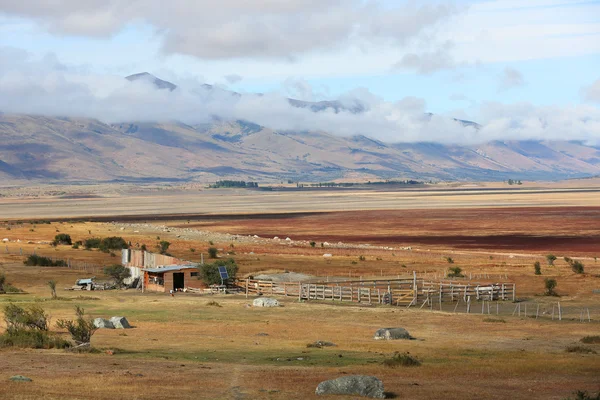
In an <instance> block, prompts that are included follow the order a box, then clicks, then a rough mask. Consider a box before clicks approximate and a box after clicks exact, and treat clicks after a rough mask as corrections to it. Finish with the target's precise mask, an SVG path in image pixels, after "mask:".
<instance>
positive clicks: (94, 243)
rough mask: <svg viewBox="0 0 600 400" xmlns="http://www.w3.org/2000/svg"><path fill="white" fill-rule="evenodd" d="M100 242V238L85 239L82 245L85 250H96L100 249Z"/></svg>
mask: <svg viewBox="0 0 600 400" xmlns="http://www.w3.org/2000/svg"><path fill="white" fill-rule="evenodd" d="M101 242H102V239H100V238H89V239H85V241H84V242H83V245H84V247H85V248H86V249H88V250H89V249H97V248H99V247H100V243H101Z"/></svg>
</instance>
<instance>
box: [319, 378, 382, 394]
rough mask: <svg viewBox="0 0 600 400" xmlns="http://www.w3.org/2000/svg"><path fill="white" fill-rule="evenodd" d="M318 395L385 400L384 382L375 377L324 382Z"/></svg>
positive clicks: (320, 384) (320, 385)
mask: <svg viewBox="0 0 600 400" xmlns="http://www.w3.org/2000/svg"><path fill="white" fill-rule="evenodd" d="M315 393H316V394H318V395H327V394H338V395H339V394H342V395H349V396H364V397H371V398H373V399H385V393H384V391H383V382H381V380H379V379H378V378H376V377H374V376H366V375H351V376H342V377H341V378H337V379H332V380H329V381H323V382H321V383H319V385H318V386H317V390H316V391H315Z"/></svg>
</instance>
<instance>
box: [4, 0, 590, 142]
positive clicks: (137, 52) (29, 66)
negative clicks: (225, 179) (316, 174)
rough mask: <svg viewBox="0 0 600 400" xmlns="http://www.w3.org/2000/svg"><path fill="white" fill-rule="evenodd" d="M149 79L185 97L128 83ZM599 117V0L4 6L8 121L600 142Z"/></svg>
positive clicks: (148, 1)
mask: <svg viewBox="0 0 600 400" xmlns="http://www.w3.org/2000/svg"><path fill="white" fill-rule="evenodd" d="M142 71H148V72H150V73H152V74H154V75H156V76H158V77H160V78H162V79H166V80H169V81H171V82H173V83H176V84H177V85H178V86H179V88H178V89H177V90H176V91H174V92H172V93H170V92H167V93H165V91H157V90H155V89H154V88H153V87H152V86H151V85H150V84H148V83H147V82H146V83H144V82H134V83H131V82H128V81H125V80H124V79H122V78H123V77H124V76H127V75H130V74H133V73H137V72H142ZM202 83H209V84H212V85H217V86H218V87H221V88H223V89H227V90H230V91H236V92H238V93H242V94H243V96H241V97H239V96H238V97H235V96H229V95H228V92H225V91H218V92H216V93H215V91H213V92H211V93H206V90H205V89H203V87H202V86H201V84H202ZM253 93H265V94H266V95H265V96H253V95H252V94H253ZM286 97H293V98H297V99H301V100H307V101H319V100H340V101H342V102H348V103H351V104H355V103H360V104H361V105H362V106H363V108H364V109H365V110H366V111H365V112H363V113H361V114H360V115H356V114H352V113H349V112H339V113H335V112H333V111H331V110H325V111H323V112H320V113H316V114H315V113H311V112H310V111H308V110H298V109H294V108H293V107H290V106H289V104H288V103H287V101H286V100H285V98H286ZM599 107H600V1H578V0H571V1H568V0H528V1H527V2H524V1H516V0H489V1H488V0H483V1H453V2H452V1H402V0H395V1H393V0H387V1H386V0H254V1H247V0H220V1H219V2H218V3H215V2H214V1H212V0H195V1H192V0H171V1H169V2H164V1H161V0H111V1H110V2H107V1H102V0H53V1H47V0H20V1H19V2H16V1H14V0H0V111H2V112H12V113H31V114H43V115H61V116H70V117H92V118H98V119H100V120H103V121H104V122H121V121H131V120H140V121H141V120H158V119H159V118H160V119H165V120H166V119H177V120H181V121H183V122H187V123H198V122H203V121H206V120H209V119H210V118H211V117H212V116H214V115H218V116H220V117H226V118H233V119H248V120H251V121H253V122H257V123H260V124H263V125H265V126H269V127H271V128H273V129H300V130H324V131H328V132H331V133H333V134H339V135H355V134H364V135H366V136H370V137H374V138H378V139H381V140H386V141H396V142H397V141H436V142H450V143H465V142H469V143H471V142H481V141H487V140H497V139H500V140H510V139H535V140H543V139H549V140H557V139H565V138H568V139H573V140H583V141H586V142H589V143H591V144H596V145H597V144H599V143H600V108H599ZM426 113H434V116H433V117H431V118H430V117H428V116H427V114H426ZM453 118H460V119H468V120H473V121H476V122H478V123H480V124H482V125H483V128H482V129H480V130H477V131H476V130H474V129H473V128H465V127H463V126H460V125H459V124H457V123H456V121H454V119H453Z"/></svg>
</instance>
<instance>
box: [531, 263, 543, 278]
mask: <svg viewBox="0 0 600 400" xmlns="http://www.w3.org/2000/svg"><path fill="white" fill-rule="evenodd" d="M533 268H534V270H535V274H536V275H541V274H542V266H541V265H540V262H539V261H536V262H535V263H534V264H533Z"/></svg>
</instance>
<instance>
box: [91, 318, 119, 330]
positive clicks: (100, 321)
mask: <svg viewBox="0 0 600 400" xmlns="http://www.w3.org/2000/svg"><path fill="white" fill-rule="evenodd" d="M94 326H95V327H96V328H105V329H115V326H114V325H113V323H112V322H110V321H109V320H107V319H104V318H96V319H94Z"/></svg>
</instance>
